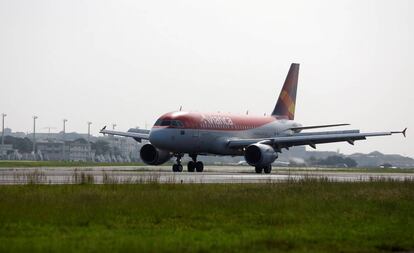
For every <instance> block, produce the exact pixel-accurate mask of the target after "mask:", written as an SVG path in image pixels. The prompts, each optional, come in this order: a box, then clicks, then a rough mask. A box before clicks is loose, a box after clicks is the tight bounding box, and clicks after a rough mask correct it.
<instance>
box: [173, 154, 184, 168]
mask: <svg viewBox="0 0 414 253" xmlns="http://www.w3.org/2000/svg"><path fill="white" fill-rule="evenodd" d="M175 157H177V160H176V161H177V163H176V164H174V165H173V166H172V171H173V172H182V171H183V165H181V158H182V157H183V155H181V154H178V155H176V156H175Z"/></svg>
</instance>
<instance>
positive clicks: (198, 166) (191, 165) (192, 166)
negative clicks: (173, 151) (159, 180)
mask: <svg viewBox="0 0 414 253" xmlns="http://www.w3.org/2000/svg"><path fill="white" fill-rule="evenodd" d="M175 157H176V158H177V160H176V164H174V165H173V167H172V171H173V172H182V171H183V165H182V164H181V158H182V157H183V155H182V154H178V155H176V156H175ZM190 157H191V159H192V161H189V162H188V164H187V169H188V172H194V171H197V172H203V170H204V164H203V162H201V161H197V155H190Z"/></svg>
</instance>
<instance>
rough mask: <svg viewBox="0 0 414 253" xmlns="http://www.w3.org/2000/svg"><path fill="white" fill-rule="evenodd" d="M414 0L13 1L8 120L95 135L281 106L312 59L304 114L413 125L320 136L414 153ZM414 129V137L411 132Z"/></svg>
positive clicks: (9, 8) (324, 119) (1, 58)
mask: <svg viewBox="0 0 414 253" xmlns="http://www.w3.org/2000/svg"><path fill="white" fill-rule="evenodd" d="M413 10H414V1H410V0H405V1H402V0H397V1H395V0H394V1H391V0H389V1H380V0H372V1H367V0H366V1H361V0H356V1H329V0H326V1H319V0H318V1H316V0H314V1H306V0H303V1H274V0H269V1H239V0H237V1H236V0H235V1H193V0H189V1H167V0H165V1H136V0H131V1H125V0H116V1H102V0H90V1H80V0H68V1H59V0H49V1H44V0H36V1H32V0H27V1H21V0H0V36H1V37H0V88H1V89H0V94H1V97H0V112H5V113H7V114H8V117H7V118H6V126H7V127H10V128H12V129H13V130H14V131H24V132H27V131H32V130H31V128H32V119H31V117H32V115H34V114H36V115H38V116H39V119H38V128H39V129H40V130H42V131H45V132H46V131H47V130H46V129H42V128H43V127H46V126H54V127H57V128H59V129H56V130H55V131H58V130H61V128H62V119H63V118H67V119H68V120H69V121H68V123H67V130H68V131H78V132H86V130H87V124H86V122H87V121H92V122H93V125H92V127H93V129H92V130H93V131H92V132H93V134H98V131H99V129H100V128H101V127H102V126H104V125H109V124H111V123H113V122H115V123H117V125H118V127H117V129H118V130H127V129H128V128H129V127H134V126H141V127H144V126H145V124H146V123H147V124H148V127H150V126H151V125H152V124H153V122H154V121H155V120H156V118H157V117H158V116H159V115H160V114H162V113H164V112H167V111H172V110H177V109H178V108H179V107H180V105H182V106H183V108H184V109H185V110H192V111H222V112H232V113H244V112H245V111H246V110H249V112H250V114H259V115H262V114H263V113H265V112H266V113H269V112H271V111H272V109H273V107H274V104H275V102H276V98H277V96H278V94H279V91H280V88H281V86H282V83H283V81H284V78H285V76H286V74H287V71H288V68H289V65H290V63H291V62H298V63H301V70H300V76H299V87H298V95H297V103H296V116H295V119H296V120H297V121H298V122H301V123H302V124H304V125H310V124H312V125H313V124H329V123H351V124H352V127H353V128H360V129H361V130H363V131H383V130H387V131H388V130H401V129H403V128H404V127H408V128H409V130H408V138H407V139H403V138H401V136H392V137H378V138H371V139H370V140H369V141H360V142H357V143H356V145H355V146H354V147H352V146H350V145H348V144H343V143H341V144H329V145H320V146H318V149H319V150H337V149H340V150H341V152H344V153H353V152H370V151H373V150H379V151H381V152H385V153H400V154H403V155H410V156H414V141H413V138H412V137H410V136H414V135H413V134H414V132H413V131H414V118H413V109H412V108H413V107H412V103H413V101H414V88H413V85H414V73H413V68H412V66H413V63H412V62H413V59H414V50H413V45H414V17H413V15H412V13H413ZM411 133H413V134H411Z"/></svg>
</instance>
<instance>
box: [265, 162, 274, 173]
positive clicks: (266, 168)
mask: <svg viewBox="0 0 414 253" xmlns="http://www.w3.org/2000/svg"><path fill="white" fill-rule="evenodd" d="M263 170H264V173H266V174H270V173H271V172H272V165H271V164H269V165H267V166H265V167H264V168H263Z"/></svg>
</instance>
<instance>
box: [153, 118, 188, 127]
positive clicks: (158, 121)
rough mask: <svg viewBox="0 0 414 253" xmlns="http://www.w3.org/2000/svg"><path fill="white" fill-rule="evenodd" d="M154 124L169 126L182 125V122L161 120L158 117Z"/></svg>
mask: <svg viewBox="0 0 414 253" xmlns="http://www.w3.org/2000/svg"><path fill="white" fill-rule="evenodd" d="M154 125H155V126H169V127H184V124H183V122H181V121H180V120H162V119H159V120H157V122H155V124H154Z"/></svg>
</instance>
